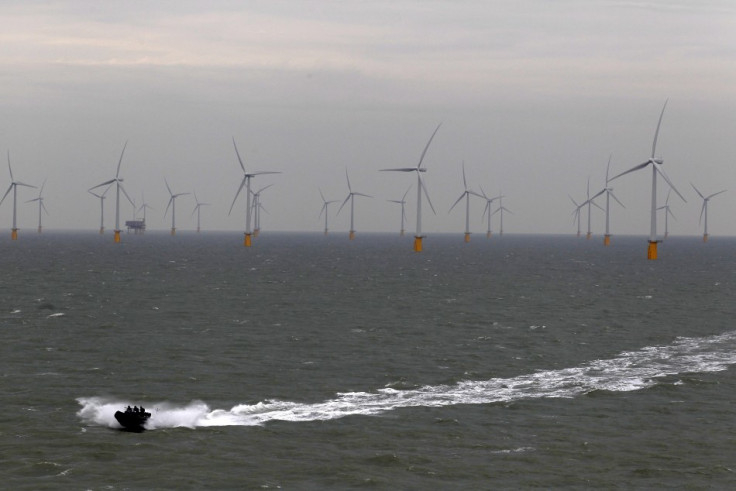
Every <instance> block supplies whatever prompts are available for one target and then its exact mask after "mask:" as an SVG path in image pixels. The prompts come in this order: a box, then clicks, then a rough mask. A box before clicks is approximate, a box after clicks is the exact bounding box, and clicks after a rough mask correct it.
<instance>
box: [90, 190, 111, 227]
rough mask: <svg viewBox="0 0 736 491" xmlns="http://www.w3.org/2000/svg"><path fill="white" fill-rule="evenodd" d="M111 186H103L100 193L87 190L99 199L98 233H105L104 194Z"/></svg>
mask: <svg viewBox="0 0 736 491" xmlns="http://www.w3.org/2000/svg"><path fill="white" fill-rule="evenodd" d="M111 187H112V186H107V188H105V191H103V193H102V194H97V193H93V192H92V191H87V192H88V193H89V194H91V195H92V196H94V197H96V198H99V199H100V235H102V234H104V233H105V195H106V194H107V192H108V191H109V190H110V188H111Z"/></svg>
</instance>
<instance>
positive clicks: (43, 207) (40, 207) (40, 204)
mask: <svg viewBox="0 0 736 491" xmlns="http://www.w3.org/2000/svg"><path fill="white" fill-rule="evenodd" d="M45 185H46V180H45V179H44V181H43V184H41V189H40V190H39V191H38V198H34V199H29V200H28V201H26V203H33V202H34V201H38V233H39V234H40V233H41V231H42V230H43V227H41V211H44V212H46V214H47V215H48V214H49V211H48V210H47V209H46V205H44V204H43V196H41V195H42V194H43V187H44V186H45Z"/></svg>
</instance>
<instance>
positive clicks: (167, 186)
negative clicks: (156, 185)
mask: <svg viewBox="0 0 736 491" xmlns="http://www.w3.org/2000/svg"><path fill="white" fill-rule="evenodd" d="M164 184H166V189H167V190H168V191H169V194H170V195H171V196H173V195H174V193H172V192H171V188H170V187H169V181H167V180H166V178H165V177H164Z"/></svg>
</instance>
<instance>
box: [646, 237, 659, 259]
mask: <svg viewBox="0 0 736 491" xmlns="http://www.w3.org/2000/svg"><path fill="white" fill-rule="evenodd" d="M647 259H657V241H656V240H650V241H649V247H648V248H647Z"/></svg>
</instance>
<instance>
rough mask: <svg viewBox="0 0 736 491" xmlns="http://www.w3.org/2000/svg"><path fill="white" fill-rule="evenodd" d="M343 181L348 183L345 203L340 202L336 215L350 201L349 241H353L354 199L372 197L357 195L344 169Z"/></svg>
mask: <svg viewBox="0 0 736 491" xmlns="http://www.w3.org/2000/svg"><path fill="white" fill-rule="evenodd" d="M345 179H347V181H348V196H347V198H345V201H343V202H342V205H340V208H339V209H338V210H337V214H338V215H339V214H340V211H341V210H342V208H343V206H345V203H347V202H348V201H350V235H349V237H350V240H353V239H354V238H355V197H356V196H365V197H366V198H372V197H373V196H370V195H367V194H363V193H358V192H356V191H353V188H352V187H351V186H350V176H348V169H347V168H346V169H345Z"/></svg>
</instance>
